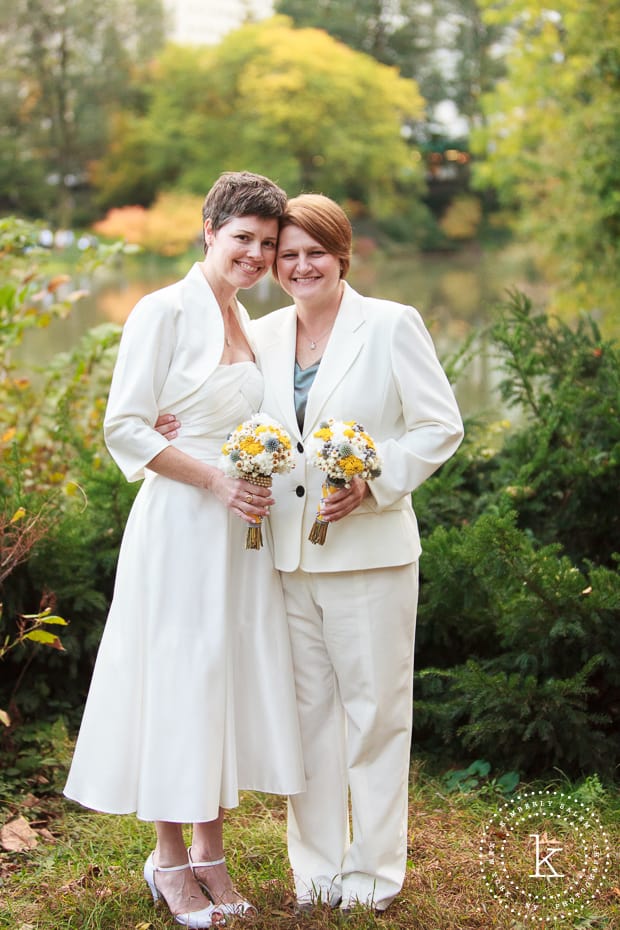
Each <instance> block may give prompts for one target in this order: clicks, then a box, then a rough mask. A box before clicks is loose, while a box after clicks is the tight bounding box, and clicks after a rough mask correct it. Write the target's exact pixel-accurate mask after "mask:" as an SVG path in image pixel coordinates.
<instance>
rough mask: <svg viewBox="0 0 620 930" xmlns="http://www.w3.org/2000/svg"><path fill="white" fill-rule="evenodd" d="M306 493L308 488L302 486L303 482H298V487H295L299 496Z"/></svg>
mask: <svg viewBox="0 0 620 930" xmlns="http://www.w3.org/2000/svg"><path fill="white" fill-rule="evenodd" d="M305 493H306V489H305V488H304V487H302V485H301V484H298V485H297V487H296V488H295V494H296V495H297V497H303V496H304V494H305Z"/></svg>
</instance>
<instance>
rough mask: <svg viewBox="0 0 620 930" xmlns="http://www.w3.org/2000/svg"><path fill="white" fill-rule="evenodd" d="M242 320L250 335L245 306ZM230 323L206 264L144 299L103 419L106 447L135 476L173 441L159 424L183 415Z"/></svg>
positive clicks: (131, 323) (127, 333)
mask: <svg viewBox="0 0 620 930" xmlns="http://www.w3.org/2000/svg"><path fill="white" fill-rule="evenodd" d="M237 306H238V308H239V322H240V323H241V325H242V327H243V329H244V330H245V332H246V335H248V324H249V317H248V314H247V312H246V311H245V309H244V308H243V307H242V306H241V305H239V304H238V305H237ZM223 350H224V323H223V321H222V314H221V311H220V308H219V306H218V303H217V300H216V298H215V295H214V294H213V291H212V290H211V288H210V286H209V284H208V283H207V280H206V278H205V276H204V275H203V273H202V270H201V268H200V265H199V264H198V263H196V264H194V265H193V266H192V268H191V269H190V271H189V272H188V274H187V275H186V276H185V277H184V278H183V279H182V280H181V281H177V282H175V283H174V284H170V285H169V286H168V287H164V288H161V290H158V291H155V292H154V293H152V294H147V296H146V297H143V298H142V299H141V300H140V301H138V303H137V304H136V306H135V307H134V309H133V310H132V312H131V313H130V314H129V317H128V318H127V322H126V323H125V327H124V329H123V335H122V337H121V342H120V347H119V351H118V358H117V361H116V367H115V369H114V374H113V376H112V385H111V388H110V394H109V397H108V405H107V409H106V414H105V419H104V435H105V441H106V445H107V447H108V449H109V451H110V454H111V455H112V457H113V458H114V460H115V462H116V463H117V465H118V466H119V468H120V469H121V471H122V472H123V473H124V475H125V476H126V478H127V480H128V481H137V480H138V479H140V478H143V477H144V467H145V465H146V464H147V463H148V462H150V461H151V459H153V458H154V457H155V456H156V455H158V454H159V453H160V452H161V451H162V450H163V449H165V448H167V447H168V445H169V443H168V440H167V439H165V438H164V437H163V436H161V435H160V434H159V433H158V432H157V431H156V430H155V429H154V424H155V421H156V420H157V417H158V415H159V414H160V413H174V414H176V415H177V416H179V417H181V418H182V416H183V408H184V402H185V401H186V400H187V399H188V398H190V397H191V396H192V395H193V394H194V393H195V392H196V390H197V389H198V388H199V387H200V386H201V385H202V384H203V383H204V382H205V381H206V380H207V378H208V377H209V375H211V374H212V373H213V371H214V370H215V368H216V367H217V366H218V364H219V362H220V359H221V357H222V352H223Z"/></svg>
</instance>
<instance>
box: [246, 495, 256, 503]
mask: <svg viewBox="0 0 620 930" xmlns="http://www.w3.org/2000/svg"><path fill="white" fill-rule="evenodd" d="M253 500H254V495H253V494H248V495H247V496H246V499H245V502H246V504H251V503H252V501H253Z"/></svg>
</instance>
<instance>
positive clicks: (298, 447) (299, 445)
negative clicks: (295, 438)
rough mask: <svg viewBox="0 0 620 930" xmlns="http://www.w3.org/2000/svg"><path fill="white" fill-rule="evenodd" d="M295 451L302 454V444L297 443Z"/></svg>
mask: <svg viewBox="0 0 620 930" xmlns="http://www.w3.org/2000/svg"><path fill="white" fill-rule="evenodd" d="M297 451H298V452H303V451H304V447H303V446H302V444H301V443H300V442H298V443H297Z"/></svg>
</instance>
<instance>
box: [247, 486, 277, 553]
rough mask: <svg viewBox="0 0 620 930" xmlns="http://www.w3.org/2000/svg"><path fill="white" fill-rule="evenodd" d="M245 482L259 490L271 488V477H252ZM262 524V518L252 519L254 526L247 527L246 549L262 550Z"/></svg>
mask: <svg viewBox="0 0 620 930" xmlns="http://www.w3.org/2000/svg"><path fill="white" fill-rule="evenodd" d="M245 480H246V481H249V483H250V484H255V485H258V486H259V487H261V488H270V487H271V475H253V476H252V477H251V478H246V479H245ZM262 523H263V518H262V517H254V525H253V526H249V527H248V532H247V534H246V537H245V548H246V549H262V548H263V532H262Z"/></svg>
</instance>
